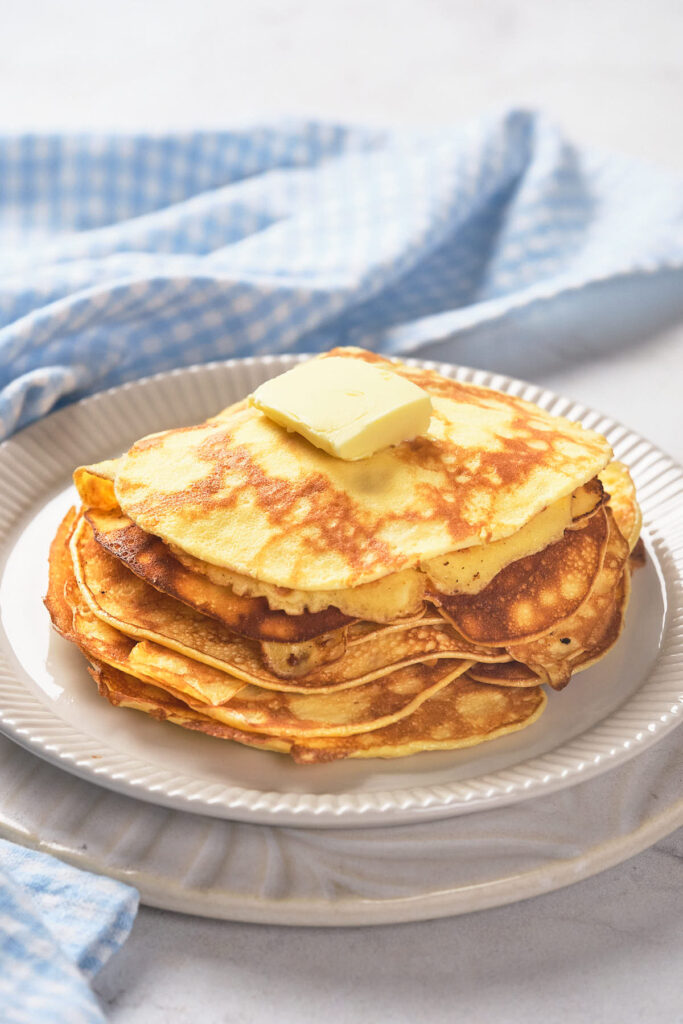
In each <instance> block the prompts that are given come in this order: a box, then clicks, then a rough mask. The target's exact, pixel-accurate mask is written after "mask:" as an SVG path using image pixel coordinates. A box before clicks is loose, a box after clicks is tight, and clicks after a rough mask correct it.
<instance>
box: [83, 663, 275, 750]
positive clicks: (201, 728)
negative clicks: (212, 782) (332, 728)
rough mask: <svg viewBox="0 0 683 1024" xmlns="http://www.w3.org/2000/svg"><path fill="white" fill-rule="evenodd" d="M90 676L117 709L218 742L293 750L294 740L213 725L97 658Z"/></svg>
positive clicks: (157, 688) (155, 689)
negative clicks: (190, 731)
mask: <svg viewBox="0 0 683 1024" xmlns="http://www.w3.org/2000/svg"><path fill="white" fill-rule="evenodd" d="M89 671H90V674H91V676H92V677H93V679H94V680H95V682H96V683H97V688H98V690H99V692H100V694H101V695H102V696H103V697H106V698H107V700H108V701H109V702H110V704H113V705H114V706H115V707H122V708H131V709H133V710H136V711H144V712H145V713H146V714H148V715H150V716H151V717H152V718H156V719H158V720H159V721H161V722H172V723H174V724H175V725H182V726H184V728H186V729H193V730H195V731H196V732H203V733H206V734H207V735H209V736H216V737H218V738H219V739H225V740H235V741H237V742H238V743H242V744H244V745H245V746H253V747H258V748H259V749H263V750H275V751H277V752H278V753H282V754H287V753H289V751H290V749H291V745H292V744H291V741H289V740H283V739H279V738H278V737H277V736H264V735H261V734H259V733H246V732H241V731H240V730H238V729H231V728H230V726H228V725H223V724H222V723H221V722H214V721H211V719H209V718H207V717H206V716H205V715H202V714H201V713H200V712H198V711H193V710H192V709H191V708H189V707H188V706H187V704H185V703H183V701H181V700H180V699H179V698H177V697H173V696H171V694H170V693H168V692H167V691H166V690H162V689H161V688H160V687H158V686H153V685H152V684H150V683H143V682H141V681H140V680H139V679H137V678H135V677H134V676H131V675H128V674H127V673H125V672H122V671H120V670H118V669H115V668H112V667H111V666H110V665H107V664H105V663H103V662H100V661H97V659H94V660H93V661H92V662H91V665H90V669H89Z"/></svg>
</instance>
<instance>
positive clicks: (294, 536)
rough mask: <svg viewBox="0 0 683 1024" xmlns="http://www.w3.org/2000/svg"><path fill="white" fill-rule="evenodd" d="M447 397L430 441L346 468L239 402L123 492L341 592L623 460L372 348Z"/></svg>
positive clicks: (206, 546) (130, 480)
mask: <svg viewBox="0 0 683 1024" xmlns="http://www.w3.org/2000/svg"><path fill="white" fill-rule="evenodd" d="M332 354H334V355H341V356H345V357H347V358H362V359H367V360H369V361H372V362H375V363H378V364H379V365H382V366H386V367H388V368H390V369H393V370H394V371H395V372H396V373H399V374H401V375H403V376H405V377H407V378H408V379H410V380H413V381H414V382H415V383H416V384H418V385H419V386H420V387H422V388H424V389H425V390H426V391H427V392H429V394H430V395H431V397H432V404H433V409H434V415H433V417H432V421H431V425H430V431H429V434H428V435H427V436H423V437H418V438H416V439H415V440H414V441H410V442H403V443H402V444H399V445H397V446H395V447H394V448H390V449H386V450H384V451H381V452H378V453H376V454H375V455H373V456H371V457H370V458H368V459H364V460H361V461H359V462H344V461H343V460H341V459H337V458H334V457H333V456H330V455H327V454H326V453H325V452H323V451H321V450H320V449H317V448H315V447H313V446H312V445H311V444H309V442H308V441H306V440H305V439H304V438H302V437H300V436H299V435H297V434H294V433H288V432H287V431H286V430H284V429H283V428H282V427H280V426H278V425H277V424H275V423H273V422H272V421H271V420H269V419H268V418H267V417H266V416H265V415H264V414H263V413H261V412H259V411H258V410H257V409H255V408H253V407H250V406H247V405H246V404H245V403H239V404H238V405H236V406H233V407H231V408H230V409H228V410H226V411H225V413H222V414H220V415H218V416H216V417H214V418H213V419H212V420H209V421H208V422H207V423H205V424H200V425H199V426H193V427H186V428H183V429H179V430H170V431H166V432H164V433H162V434H158V435H155V436H153V437H149V438H145V439H143V440H141V441H139V442H138V443H137V444H135V445H134V446H133V447H132V448H131V450H130V451H129V452H128V453H127V455H125V456H123V458H122V460H121V463H120V465H119V467H118V471H117V473H116V480H115V491H116V496H117V498H118V501H119V504H120V506H121V508H122V510H123V512H124V513H125V514H126V515H128V516H129V517H130V518H131V519H132V520H133V522H135V523H137V525H138V526H140V527H141V528H142V529H143V530H145V531H146V532H148V533H152V534H154V535H156V536H159V537H161V538H162V540H164V541H166V542H167V543H169V544H170V545H173V546H176V547H178V548H180V549H181V550H183V551H185V552H187V553H188V554H190V555H192V556H194V557H195V558H198V559H200V560H201V561H203V562H208V563H211V564H214V565H219V566H225V567H226V568H229V569H232V570H234V571H236V572H239V573H243V574H244V575H246V576H250V577H252V578H255V579H259V580H263V581H265V582H267V583H272V584H275V585H276V586H281V587H286V588H290V589H299V590H341V589H345V588H351V587H356V586H359V585H361V584H365V583H370V582H372V581H373V580H378V579H381V578H383V577H385V576H388V575H389V574H391V573H395V572H399V571H401V570H403V569H409V568H412V567H415V566H417V565H418V563H419V562H421V561H424V560H425V559H430V558H435V557H438V556H439V555H442V554H444V553H446V552H448V551H452V550H457V549H460V548H465V547H469V546H471V545H474V544H480V543H488V542H491V541H496V540H500V539H502V538H504V537H508V536H510V535H511V534H513V533H515V532H516V531H517V530H519V529H521V528H522V527H523V526H524V525H525V524H526V523H527V522H529V520H530V519H532V518H533V517H534V516H536V515H537V514H538V513H540V512H541V511H542V510H543V509H544V508H546V507H547V506H548V505H550V504H552V503H553V502H555V501H558V500H559V499H561V498H562V497H564V496H565V495H567V494H570V493H571V492H572V491H573V490H574V489H575V488H576V487H578V486H580V485H581V484H584V483H586V482H587V481H589V480H591V479H592V478H593V477H594V476H595V475H596V474H597V473H598V472H599V471H600V470H601V469H602V468H603V467H604V466H605V465H606V464H607V462H608V461H609V458H610V453H611V451H610V447H609V445H608V444H607V442H606V441H605V439H604V438H602V437H600V436H599V435H597V434H595V433H593V432H591V431H588V430H585V429H584V428H583V427H581V426H579V425H577V424H574V423H570V422H569V421H567V420H564V419H560V418H556V417H552V416H550V415H548V414H547V413H545V412H543V411H542V410H540V409H539V408H537V407H536V406H533V405H531V404H530V403H527V402H523V401H522V400H520V399H519V398H516V397H515V396H513V395H504V394H500V393H498V392H494V391H489V390H487V389H484V388H479V387H475V386H473V385H469V384H463V383H460V382H458V381H454V380H448V379H446V378H444V377H440V376H439V375H438V374H436V373H434V372H432V371H428V370H413V369H408V368H407V367H404V366H401V365H400V364H394V363H390V362H388V361H386V360H383V359H381V357H378V356H374V355H371V354H369V353H362V352H359V351H356V350H349V349H341V350H338V351H335V352H334V353H332Z"/></svg>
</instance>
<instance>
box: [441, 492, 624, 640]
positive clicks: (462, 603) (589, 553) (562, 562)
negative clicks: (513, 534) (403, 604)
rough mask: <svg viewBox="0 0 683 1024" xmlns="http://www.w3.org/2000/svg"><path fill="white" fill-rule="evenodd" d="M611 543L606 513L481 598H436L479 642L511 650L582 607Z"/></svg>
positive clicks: (510, 570)
mask: <svg viewBox="0 0 683 1024" xmlns="http://www.w3.org/2000/svg"><path fill="white" fill-rule="evenodd" d="M607 541H608V520H607V512H606V511H605V510H604V509H600V510H599V512H597V513H596V514H595V515H593V516H591V517H590V518H589V519H588V521H587V522H585V523H581V524H580V528H578V529H575V530H574V529H572V530H566V531H565V533H564V536H563V537H562V539H561V540H559V541H557V542H556V543H555V544H551V545H550V546H549V547H547V548H545V550H543V551H539V552H537V554H535V555H530V556H528V557H527V558H522V559H520V560H519V561H517V562H513V563H512V564H511V565H509V566H507V567H506V568H505V569H503V570H502V572H499V573H498V575H497V576H496V577H495V578H494V579H493V580H492V582H491V583H489V585H488V586H487V587H486V588H485V589H484V590H483V591H481V593H479V594H475V595H469V594H466V595H459V594H458V595H453V596H448V595H445V594H435V595H433V597H434V600H435V601H436V603H437V604H438V605H439V607H440V608H441V609H442V611H443V613H444V615H445V616H446V617H447V618H448V619H449V621H451V622H452V623H453V625H454V626H455V627H456V629H457V630H458V631H459V632H460V633H462V635H463V636H464V637H466V638H467V639H468V640H471V641H472V642H473V643H478V644H495V645H497V646H500V647H509V646H510V645H511V644H516V643H519V642H521V641H530V640H533V639H534V638H536V637H542V636H543V635H544V634H546V633H547V632H548V630H550V629H551V628H552V627H553V626H554V625H555V624H556V623H558V622H561V621H562V620H564V619H566V618H568V616H570V615H572V614H573V613H574V612H576V611H577V609H579V608H580V607H581V605H582V604H583V602H584V601H585V600H586V599H587V597H588V595H589V594H590V592H591V590H592V588H593V585H594V582H595V580H596V577H597V575H598V573H599V572H600V568H601V566H602V561H603V558H604V554H605V550H606V545H607ZM513 657H514V655H513Z"/></svg>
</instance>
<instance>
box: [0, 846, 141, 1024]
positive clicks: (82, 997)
mask: <svg viewBox="0 0 683 1024" xmlns="http://www.w3.org/2000/svg"><path fill="white" fill-rule="evenodd" d="M137 905H138V895H137V892H136V891H135V889H132V888H131V887H130V886H128V885H124V884H122V883H121V882H116V881H114V880H113V879H110V878H101V877H99V876H97V875H92V874H90V873H89V872H87V871H80V870H79V869H78V868H74V867H70V866H69V865H67V864H63V863H62V862H61V861H59V860H56V859H55V858H54V857H51V856H49V855H47V854H44V853H40V852H36V851H33V850H27V849H24V848H23V847H20V846H16V845H15V844H13V843H8V842H6V841H4V840H1V839H0V1020H2V1022H3V1024H43V1022H44V1024H103V1022H104V1016H103V1015H102V1012H101V1010H100V1008H99V1006H98V1003H97V999H96V998H95V996H94V995H93V992H92V990H91V988H90V985H89V984H88V982H89V980H90V979H92V978H93V977H94V976H95V974H97V972H98V971H99V970H100V968H101V967H102V966H103V965H104V964H105V963H106V962H107V960H108V959H109V957H110V956H111V955H112V953H114V952H115V951H116V950H117V949H118V948H119V946H120V945H121V944H122V943H123V942H124V940H125V939H126V938H127V936H128V933H129V932H130V929H131V928H132V926H133V921H134V919H135V914H136V912H137Z"/></svg>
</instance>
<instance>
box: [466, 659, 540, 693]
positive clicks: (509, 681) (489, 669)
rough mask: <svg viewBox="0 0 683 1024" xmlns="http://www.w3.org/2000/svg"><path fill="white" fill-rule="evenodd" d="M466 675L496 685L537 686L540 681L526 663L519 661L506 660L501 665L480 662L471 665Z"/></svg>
mask: <svg viewBox="0 0 683 1024" xmlns="http://www.w3.org/2000/svg"><path fill="white" fill-rule="evenodd" d="M467 675H468V676H469V678H470V679H474V680H475V681H476V682H478V683H493V684H494V685H496V686H521V687H525V686H538V685H539V684H540V683H541V682H542V680H540V679H539V678H538V676H537V675H536V673H535V672H533V671H532V670H531V669H530V668H529V667H528V665H522V664H521V662H519V661H508V662H505V663H504V664H502V665H495V664H494V665H491V664H481V663H480V664H478V665H473V666H472V668H471V669H470V670H469V672H468V673H467Z"/></svg>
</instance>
